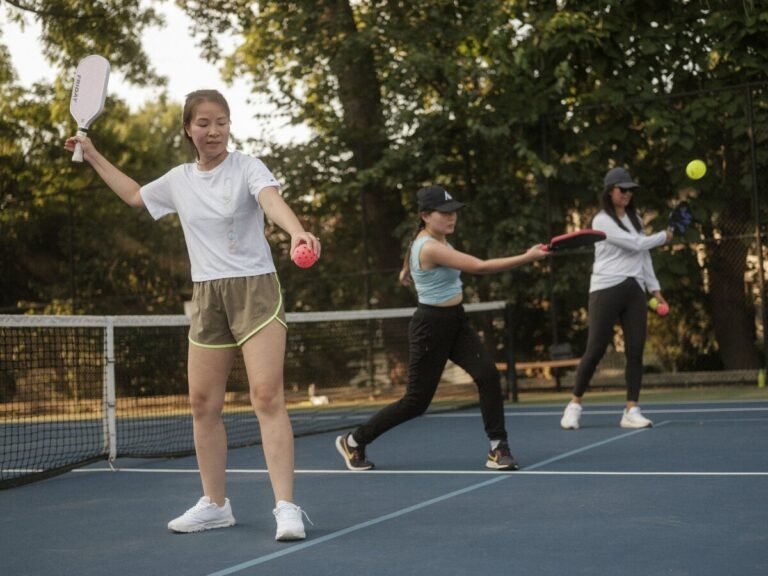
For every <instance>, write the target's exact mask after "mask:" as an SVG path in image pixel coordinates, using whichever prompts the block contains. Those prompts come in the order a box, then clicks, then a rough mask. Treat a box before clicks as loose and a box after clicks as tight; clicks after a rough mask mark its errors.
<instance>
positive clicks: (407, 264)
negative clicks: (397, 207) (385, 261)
mask: <svg viewBox="0 0 768 576" xmlns="http://www.w3.org/2000/svg"><path fill="white" fill-rule="evenodd" d="M422 214H423V213H422V212H419V225H418V227H417V228H416V232H414V234H413V236H412V237H411V241H410V243H409V244H408V250H406V251H405V258H404V259H403V267H402V269H401V270H400V277H401V278H405V277H408V276H410V275H411V248H413V243H414V241H415V240H416V237H417V236H418V235H419V232H421V231H422V230H424V228H426V226H427V224H426V223H425V222H424V219H423V218H422V217H421V215H422Z"/></svg>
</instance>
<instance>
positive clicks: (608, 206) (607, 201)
mask: <svg viewBox="0 0 768 576" xmlns="http://www.w3.org/2000/svg"><path fill="white" fill-rule="evenodd" d="M613 189H614V186H607V187H606V188H605V189H604V190H603V195H602V196H601V197H600V200H601V201H602V204H603V210H604V211H605V213H606V214H608V216H610V217H611V218H612V219H613V221H614V222H616V224H618V225H619V227H621V229H622V230H624V231H625V232H629V230H627V227H626V226H624V223H623V222H622V221H621V220H619V217H618V216H616V208H614V206H613V200H611V190H613ZM625 211H626V213H627V216H628V217H629V221H630V222H632V226H634V227H635V230H637V231H638V232H640V231H641V230H642V229H643V224H642V222H640V216H639V215H638V213H637V208H636V207H635V198H634V194H633V197H632V199H631V200H630V201H629V204H627V207H626V208H625Z"/></svg>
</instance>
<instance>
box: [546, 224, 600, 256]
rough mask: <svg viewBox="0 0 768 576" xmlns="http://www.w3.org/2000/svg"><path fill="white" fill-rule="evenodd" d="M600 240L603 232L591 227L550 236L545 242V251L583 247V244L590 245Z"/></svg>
mask: <svg viewBox="0 0 768 576" xmlns="http://www.w3.org/2000/svg"><path fill="white" fill-rule="evenodd" d="M601 240H605V232H601V231H600V230H591V229H587V230H577V231H576V232H569V233H568V234H562V235H560V236H555V237H554V238H552V240H550V241H549V244H547V251H549V252H561V251H563V250H573V249H575V248H583V247H585V246H592V245H593V244H595V242H600V241H601Z"/></svg>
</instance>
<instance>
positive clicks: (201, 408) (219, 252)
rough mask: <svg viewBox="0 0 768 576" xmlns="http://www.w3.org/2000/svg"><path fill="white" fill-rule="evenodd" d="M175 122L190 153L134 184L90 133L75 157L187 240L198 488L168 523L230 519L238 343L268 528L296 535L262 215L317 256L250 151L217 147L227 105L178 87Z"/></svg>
mask: <svg viewBox="0 0 768 576" xmlns="http://www.w3.org/2000/svg"><path fill="white" fill-rule="evenodd" d="M183 124H184V126H183V129H184V136H185V137H186V139H187V140H188V141H189V143H190V144H191V146H192V149H193V151H194V153H195V158H196V162H194V163H189V164H182V165H180V166H177V167H175V168H173V169H172V170H170V171H169V172H168V173H166V174H165V175H164V176H161V177H160V178H158V179H157V180H155V181H154V182H150V183H149V184H146V185H144V186H140V185H139V184H138V183H137V182H136V181H135V180H133V179H132V178H130V177H129V176H127V175H126V174H124V173H123V172H121V171H120V170H119V169H118V168H116V167H115V166H114V165H113V164H111V163H110V162H109V161H108V160H106V159H105V158H104V157H103V156H102V155H101V154H100V153H99V152H98V151H97V150H96V148H95V147H94V145H93V143H92V142H91V141H90V139H88V138H87V137H86V138H82V139H81V140H80V142H81V144H82V147H83V158H84V160H85V161H87V162H88V163H90V165H91V166H92V167H93V168H94V170H96V172H97V173H98V175H99V176H100V177H101V178H102V179H103V180H104V182H105V183H106V184H107V185H108V186H109V187H110V188H111V189H112V190H113V191H114V192H115V193H116V194H117V195H118V196H119V197H120V198H121V199H122V200H123V201H124V202H125V203H126V204H128V205H129V206H132V207H134V208H146V209H147V210H148V211H149V213H150V214H151V215H152V217H153V218H155V219H159V218H162V217H163V216H165V215H167V214H171V213H174V212H175V213H177V214H178V215H179V219H180V221H181V225H182V228H183V230H184V237H185V240H186V243H187V250H188V252H189V258H190V262H191V270H192V280H193V283H194V287H193V296H192V313H191V318H190V332H189V341H190V345H189V358H188V368H187V370H188V379H189V397H190V404H191V406H192V418H193V429H194V439H195V451H196V454H197V460H198V465H199V468H200V476H201V480H202V489H203V490H202V491H203V496H202V497H201V498H200V499H199V501H198V502H197V504H196V505H195V506H193V507H192V508H190V509H189V510H187V511H186V512H185V513H184V514H183V515H181V516H179V517H178V518H175V519H174V520H172V521H171V522H170V523H169V524H168V528H169V529H170V530H172V531H174V532H184V533H188V532H200V531H203V530H209V529H212V528H223V527H227V526H232V525H234V524H235V518H234V516H233V515H232V508H231V506H230V503H229V499H228V498H227V497H226V486H225V469H226V459H227V438H226V431H225V428H224V423H223V420H222V409H223V405H224V396H225V391H226V383H227V379H228V377H229V373H230V371H231V369H232V365H233V363H234V360H235V355H236V354H237V351H238V349H240V350H241V351H242V354H243V359H244V361H245V368H246V372H247V374H248V382H249V387H250V395H251V402H252V404H253V407H254V410H255V412H256V415H257V417H258V422H259V426H260V430H261V438H262V444H263V446H264V454H265V458H266V461H267V467H268V469H269V476H270V479H271V481H272V489H273V492H274V497H275V507H274V510H273V513H274V515H275V518H276V521H277V532H276V539H277V540H298V539H303V538H305V530H304V524H303V520H302V510H301V509H300V508H299V507H298V506H296V505H295V504H293V485H294V452H293V430H292V427H291V422H290V419H289V417H288V411H287V409H286V405H285V398H284V394H283V366H284V356H285V343H286V324H285V312H284V308H283V301H282V295H281V290H280V285H279V282H278V279H277V275H276V273H275V265H274V263H273V261H272V255H271V252H270V247H269V244H268V242H267V239H266V237H265V235H264V218H265V216H266V217H268V218H269V219H270V220H272V221H273V222H275V223H276V224H277V225H278V226H280V227H281V228H282V229H283V230H285V231H286V232H287V233H288V234H290V236H291V254H293V251H294V250H295V249H296V248H297V246H299V244H307V245H308V246H309V248H310V249H311V250H312V251H313V252H314V253H315V254H316V255H318V256H319V255H320V242H319V240H318V239H317V238H316V237H314V236H313V235H312V234H309V233H308V232H306V231H305V230H304V229H303V227H302V225H301V223H300V222H299V220H298V218H297V217H296V215H295V214H294V213H293V211H292V210H291V209H290V208H289V207H288V205H287V204H286V203H285V202H284V201H283V199H282V198H281V196H280V188H279V184H278V182H277V180H276V179H275V177H274V176H273V175H272V174H271V173H270V171H269V170H268V169H267V167H266V166H265V165H264V164H263V163H262V162H261V161H260V160H258V159H256V158H253V157H250V156H246V155H243V154H240V153H239V152H230V151H228V150H227V144H228V142H229V130H230V113H229V106H228V104H227V101H226V99H225V98H224V97H223V96H222V95H221V94H220V93H219V92H217V91H215V90H199V91H196V92H192V93H191V94H189V95H188V96H187V99H186V102H185V105H184V114H183ZM75 143H76V138H74V137H73V138H69V139H68V140H67V141H66V143H65V148H66V149H67V150H70V151H72V150H73V149H74V147H75Z"/></svg>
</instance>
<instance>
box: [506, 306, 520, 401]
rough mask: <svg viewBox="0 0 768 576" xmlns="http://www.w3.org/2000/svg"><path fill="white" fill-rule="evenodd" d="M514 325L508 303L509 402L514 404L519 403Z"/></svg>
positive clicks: (507, 393)
mask: <svg viewBox="0 0 768 576" xmlns="http://www.w3.org/2000/svg"><path fill="white" fill-rule="evenodd" d="M513 328H514V324H513V321H512V303H511V302H507V303H506V305H505V306H504V332H505V334H506V340H507V345H506V347H505V349H506V361H507V378H506V380H507V390H506V397H507V400H510V399H511V400H512V402H517V401H518V393H517V371H516V370H515V336H514V330H513Z"/></svg>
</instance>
